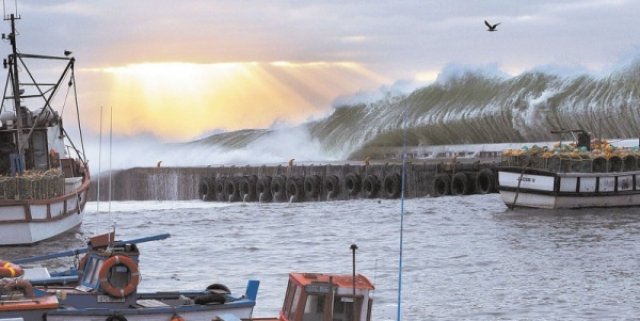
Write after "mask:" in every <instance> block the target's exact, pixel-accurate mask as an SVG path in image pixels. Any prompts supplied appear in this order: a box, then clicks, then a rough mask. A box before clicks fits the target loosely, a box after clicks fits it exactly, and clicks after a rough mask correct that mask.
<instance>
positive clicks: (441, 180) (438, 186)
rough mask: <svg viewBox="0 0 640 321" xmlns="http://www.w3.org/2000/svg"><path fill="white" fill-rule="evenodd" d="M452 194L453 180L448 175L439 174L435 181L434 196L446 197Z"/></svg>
mask: <svg viewBox="0 0 640 321" xmlns="http://www.w3.org/2000/svg"><path fill="white" fill-rule="evenodd" d="M449 193H451V178H449V175H447V174H439V175H436V177H435V178H434V179H433V196H436V197H437V196H444V195H449Z"/></svg>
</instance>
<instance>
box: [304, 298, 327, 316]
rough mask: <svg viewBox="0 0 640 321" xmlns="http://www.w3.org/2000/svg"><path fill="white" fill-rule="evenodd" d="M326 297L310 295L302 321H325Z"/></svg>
mask: <svg viewBox="0 0 640 321" xmlns="http://www.w3.org/2000/svg"><path fill="white" fill-rule="evenodd" d="M324 298H325V295H316V294H309V296H307V302H306V303H305V305H304V314H303V315H302V321H323V320H324V304H325V299H324Z"/></svg>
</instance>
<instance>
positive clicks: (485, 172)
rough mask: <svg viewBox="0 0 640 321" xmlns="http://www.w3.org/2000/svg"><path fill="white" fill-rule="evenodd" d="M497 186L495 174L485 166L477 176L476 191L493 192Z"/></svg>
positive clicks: (480, 192) (479, 192) (481, 192)
mask: <svg viewBox="0 0 640 321" xmlns="http://www.w3.org/2000/svg"><path fill="white" fill-rule="evenodd" d="M495 188H496V179H495V174H494V173H493V171H492V170H491V169H489V168H483V169H481V170H480V172H478V177H477V178H476V191H477V192H478V194H489V193H493V192H494V190H495Z"/></svg>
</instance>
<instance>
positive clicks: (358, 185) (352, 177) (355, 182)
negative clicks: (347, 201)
mask: <svg viewBox="0 0 640 321" xmlns="http://www.w3.org/2000/svg"><path fill="white" fill-rule="evenodd" d="M344 189H345V191H347V192H348V193H349V195H350V196H357V195H358V193H360V190H361V189H362V179H361V178H360V175H358V174H356V173H349V174H347V176H345V177H344Z"/></svg>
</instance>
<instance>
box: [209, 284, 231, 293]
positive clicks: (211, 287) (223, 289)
mask: <svg viewBox="0 0 640 321" xmlns="http://www.w3.org/2000/svg"><path fill="white" fill-rule="evenodd" d="M207 291H218V292H224V293H226V294H231V290H229V288H228V287H227V286H226V285H224V284H220V283H214V284H211V285H209V286H208V287H207Z"/></svg>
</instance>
